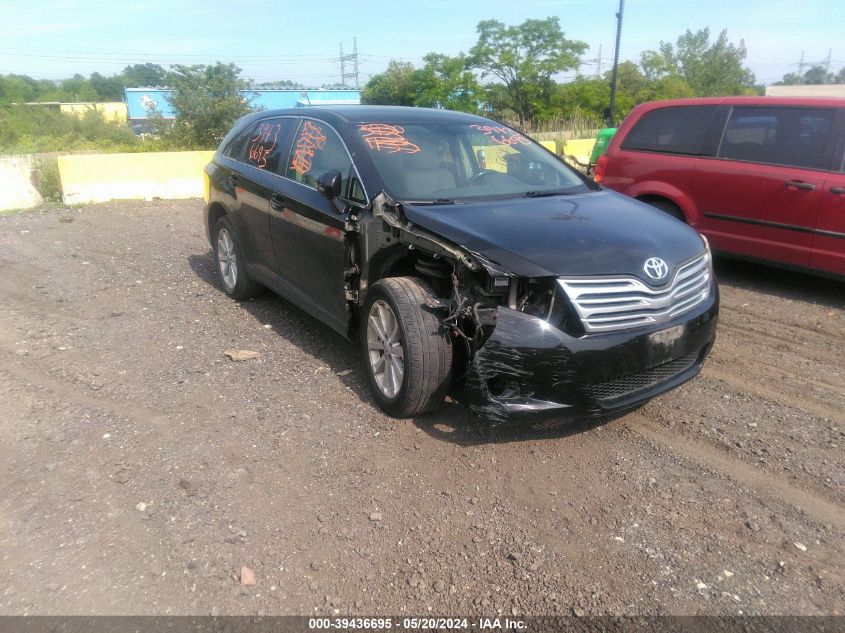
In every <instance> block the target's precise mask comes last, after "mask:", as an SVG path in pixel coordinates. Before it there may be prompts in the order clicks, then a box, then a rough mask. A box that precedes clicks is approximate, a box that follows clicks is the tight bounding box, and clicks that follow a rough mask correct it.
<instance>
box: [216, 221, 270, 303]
mask: <svg viewBox="0 0 845 633" xmlns="http://www.w3.org/2000/svg"><path fill="white" fill-rule="evenodd" d="M213 244H214V258H215V260H217V272H218V274H219V275H220V283H221V284H222V285H223V290H224V292H225V293H226V294H227V295H229V296H230V297H232V298H234V299H248V298H249V297H255V296H256V295H259V294H261V292H262V291H263V290H264V287H263V286H261V285H260V284H258V283H256V282H254V281H252V279H250V278H249V275H248V274H247V272H246V266H244V260H243V255H242V254H241V247H240V243H239V242H238V237H237V235H236V234H235V229H234V227H233V226H232V221H231V220H230V219H229V218H228V216H225V215H224V216H223V217H222V218H220V219H219V220H218V221H217V224H216V225H215V227H214V240H213Z"/></svg>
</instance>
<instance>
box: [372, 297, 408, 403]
mask: <svg viewBox="0 0 845 633" xmlns="http://www.w3.org/2000/svg"><path fill="white" fill-rule="evenodd" d="M367 352H368V355H369V359H370V369H371V370H372V372H373V377H374V378H375V381H376V385H378V388H379V389H380V390H381V392H382V393H383V394H384V395H385V396H387V397H388V398H394V397H396V394H398V393H399V390H400V389H401V388H402V381H403V379H404V376H405V349H404V347H402V336H401V334H400V331H399V320H398V319H397V318H396V315H395V314H394V312H393V310H392V309H391V308H390V306H389V305H388V304H387V303H386V302H385V301H383V300H381V299H379V300H377V301H375V302H374V303H373V305H372V306H371V307H370V314H369V315H368V317H367Z"/></svg>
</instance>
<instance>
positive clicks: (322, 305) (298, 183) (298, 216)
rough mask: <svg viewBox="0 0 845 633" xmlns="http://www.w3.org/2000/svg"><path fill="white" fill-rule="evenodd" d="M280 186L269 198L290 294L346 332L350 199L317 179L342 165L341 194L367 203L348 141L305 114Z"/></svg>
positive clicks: (279, 263)
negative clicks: (327, 193)
mask: <svg viewBox="0 0 845 633" xmlns="http://www.w3.org/2000/svg"><path fill="white" fill-rule="evenodd" d="M279 169H280V173H282V174H283V175H284V178H281V179H280V180H281V181H282V185H281V187H280V188H279V189H278V191H277V192H276V193H275V195H274V196H273V197H272V198H271V199H270V205H271V208H272V212H271V216H270V217H271V221H270V230H271V233H272V236H273V245H274V247H275V256H276V262H277V266H278V269H279V275H280V277H281V283H282V285H283V287H284V290H285V294H286V295H287V296H288V297H289V298H291V300H293V301H294V302H295V303H297V304H299V305H300V306H301V307H303V308H304V309H306V310H307V311H309V312H310V313H311V314H313V315H314V316H316V317H317V318H319V319H320V320H322V321H323V322H324V323H326V324H328V325H330V326H331V327H332V328H334V329H335V330H337V331H339V332H341V333H344V334H345V333H346V325H347V322H348V317H347V313H346V297H345V293H344V277H343V274H344V268H345V262H346V251H345V249H346V242H345V232H344V224H345V221H346V213H345V204H346V202H344V201H340V200H335V201H330V200H327V199H326V198H325V197H323V196H322V195H320V193H318V192H317V189H316V187H315V183H316V181H317V178H318V177H319V176H321V175H323V174H324V173H326V172H327V171H331V170H338V171H339V172H340V173H341V174H342V176H343V186H342V189H341V191H342V194H341V196H342V197H343V198H344V200H347V201H356V200H357V202H364V200H363V198H364V194H363V191H362V190H361V188H360V184H359V183H360V181H359V179H358V178H357V177H354V178H353V177H352V176H353V175H354V174H355V173H356V172H355V171H354V168H353V166H352V159H351V158H350V156H349V152H348V151H347V149H346V146H345V144H344V143H343V141H342V140H341V138H340V136H338V134H337V132H336V131H335V130H334V129H333V128H332V127H331V126H330V125H328V124H327V123H325V122H323V121H318V120H315V119H309V118H303V119H301V120H300V123H299V128H298V130H297V131H296V135H295V137H294V140H293V144H292V146H291V151H290V154H289V156H288V157H287V160H286V163H285V164H284V165H280V167H279Z"/></svg>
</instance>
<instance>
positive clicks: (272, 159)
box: [244, 119, 291, 173]
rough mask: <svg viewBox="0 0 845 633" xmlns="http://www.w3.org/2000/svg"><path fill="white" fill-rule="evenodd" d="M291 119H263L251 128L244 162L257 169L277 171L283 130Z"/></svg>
mask: <svg viewBox="0 0 845 633" xmlns="http://www.w3.org/2000/svg"><path fill="white" fill-rule="evenodd" d="M290 121H291V119H265V120H263V121H259V122H258V123H257V124H256V125H255V126H254V127H253V128H252V130H251V133H250V135H249V140H248V142H247V147H246V156H245V157H244V162H245V163H246V164H247V165H252V166H253V167H257V168H258V169H263V170H265V171H271V172H274V173H277V172H278V169H279V160H280V156H281V151H280V150H281V145H282V144H283V142H284V132H285V129H286V128H287V126H288V125H290Z"/></svg>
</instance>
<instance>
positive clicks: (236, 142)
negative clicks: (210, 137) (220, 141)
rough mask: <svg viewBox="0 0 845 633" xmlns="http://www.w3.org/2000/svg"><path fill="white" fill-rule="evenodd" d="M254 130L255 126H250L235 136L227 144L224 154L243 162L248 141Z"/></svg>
mask: <svg viewBox="0 0 845 633" xmlns="http://www.w3.org/2000/svg"><path fill="white" fill-rule="evenodd" d="M252 130H253V126H249V127H248V128H247V129H246V130H244V131H243V132H241V133H240V134H238V135H237V136H236V137H235V138H233V139H232V140H231V141H230V142H229V144H228V145H227V146H226V149H224V150H223V156H226V157H227V158H231V159H232V160H236V161H238V162H243V159H244V150H245V149H246V146H247V143H248V141H249V139H250V137H251V136H252Z"/></svg>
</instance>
